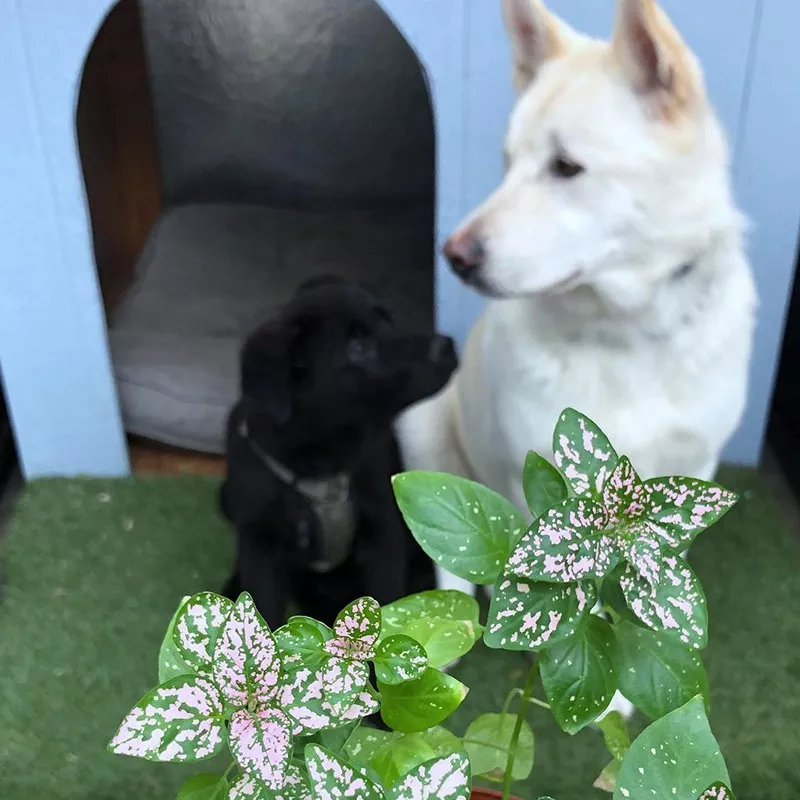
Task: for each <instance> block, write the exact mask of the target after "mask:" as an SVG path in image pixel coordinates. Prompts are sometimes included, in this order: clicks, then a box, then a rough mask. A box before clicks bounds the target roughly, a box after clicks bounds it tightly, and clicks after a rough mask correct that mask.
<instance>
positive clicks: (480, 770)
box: [464, 714, 534, 782]
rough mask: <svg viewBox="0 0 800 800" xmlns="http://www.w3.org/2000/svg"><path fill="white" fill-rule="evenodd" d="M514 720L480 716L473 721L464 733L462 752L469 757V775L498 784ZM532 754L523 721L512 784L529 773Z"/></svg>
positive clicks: (505, 716) (528, 729)
mask: <svg viewBox="0 0 800 800" xmlns="http://www.w3.org/2000/svg"><path fill="white" fill-rule="evenodd" d="M516 721H517V718H516V716H515V715H514V714H484V715H483V716H480V717H478V718H477V719H476V720H473V722H472V723H471V724H470V726H469V727H468V728H467V732H466V733H465V734H464V749H465V750H466V751H467V753H468V754H469V761H470V764H471V766H472V774H473V775H480V776H482V777H485V778H487V779H488V780H491V781H498V782H502V780H503V777H504V775H505V771H506V764H507V762H508V754H509V753H510V751H511V739H512V738H513V734H514V726H515V725H516ZM533 751H534V745H533V731H532V730H531V726H530V725H529V724H528V723H527V721H526V720H523V721H522V728H521V729H520V737H519V741H518V743H517V748H516V756H515V761H514V769H513V770H512V773H511V776H512V778H513V779H514V780H515V781H524V780H525V779H526V778H528V776H529V775H530V774H531V771H532V770H533Z"/></svg>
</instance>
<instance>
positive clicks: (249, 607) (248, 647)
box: [212, 592, 281, 708]
mask: <svg viewBox="0 0 800 800" xmlns="http://www.w3.org/2000/svg"><path fill="white" fill-rule="evenodd" d="M212 670H213V672H212V674H213V676H214V680H215V682H216V684H217V686H219V688H220V690H221V691H222V694H223V696H224V697H225V700H226V701H227V702H228V703H229V704H230V705H231V706H232V707H233V708H241V707H242V706H246V705H247V704H248V703H249V702H250V701H251V700H252V701H254V702H256V703H257V704H258V705H259V706H268V705H271V704H272V700H273V698H274V697H275V695H276V694H277V692H278V681H279V679H280V674H281V659H280V656H279V655H278V648H277V645H276V644H275V639H274V638H273V636H272V632H271V631H270V629H269V626H268V625H267V623H266V622H265V621H264V619H263V617H262V616H261V614H259V613H258V609H257V608H256V606H255V603H253V598H252V597H251V596H250V595H249V594H247V593H246V592H244V593H243V594H242V595H241V596H240V597H239V599H238V600H237V601H236V605H235V606H234V607H233V611H231V612H230V615H229V616H228V617H227V619H226V621H225V624H224V627H223V628H222V631H221V632H220V634H219V638H218V639H217V643H216V647H215V650H214V662H213V665H212Z"/></svg>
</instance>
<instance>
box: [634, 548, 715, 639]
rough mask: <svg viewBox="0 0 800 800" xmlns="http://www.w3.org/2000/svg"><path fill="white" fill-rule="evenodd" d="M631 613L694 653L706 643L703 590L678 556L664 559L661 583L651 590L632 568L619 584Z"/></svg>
mask: <svg viewBox="0 0 800 800" xmlns="http://www.w3.org/2000/svg"><path fill="white" fill-rule="evenodd" d="M620 586H621V587H622V591H623V592H624V594H625V600H626V601H627V603H628V605H629V606H630V609H631V611H633V613H634V614H636V616H637V617H638V618H639V619H640V620H641V621H642V622H644V624H645V625H647V626H648V627H649V628H651V629H652V630H654V631H663V632H664V633H665V634H667V635H669V636H672V637H674V638H676V640H677V641H680V642H682V643H683V644H684V645H686V646H688V647H691V648H693V649H695V650H700V649H702V648H703V647H705V646H706V644H707V643H708V610H707V608H706V597H705V594H703V587H702V586H701V585H700V581H699V580H698V579H697V576H696V575H695V574H694V572H693V571H692V568H691V567H690V566H689V565H688V564H687V563H686V562H685V561H684V560H683V559H681V558H678V556H665V557H664V560H663V563H662V569H661V581H660V582H659V584H658V585H657V586H656V587H653V586H651V585H650V584H649V583H648V581H647V580H645V579H644V578H642V577H641V576H640V575H639V574H638V573H637V572H636V570H635V569H634V568H633V567H630V566H629V567H628V568H627V569H626V570H625V572H624V574H623V576H622V579H621V580H620Z"/></svg>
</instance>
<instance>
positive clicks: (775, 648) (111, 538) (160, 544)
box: [0, 471, 800, 800]
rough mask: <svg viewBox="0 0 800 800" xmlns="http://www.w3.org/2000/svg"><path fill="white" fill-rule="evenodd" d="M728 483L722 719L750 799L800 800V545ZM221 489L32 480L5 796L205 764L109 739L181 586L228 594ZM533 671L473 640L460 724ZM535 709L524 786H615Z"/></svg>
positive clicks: (15, 570)
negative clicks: (218, 503)
mask: <svg viewBox="0 0 800 800" xmlns="http://www.w3.org/2000/svg"><path fill="white" fill-rule="evenodd" d="M723 481H724V482H725V483H726V485H728V486H730V487H731V488H733V489H736V490H738V491H741V492H743V493H744V499H743V501H742V503H741V505H740V506H739V508H738V509H736V510H735V511H734V512H733V513H732V514H731V515H730V516H729V517H728V519H727V520H725V521H724V522H723V523H722V524H721V525H719V526H718V527H717V528H715V529H713V530H712V531H709V532H708V533H706V534H704V536H703V537H701V538H700V540H699V541H698V543H697V545H696V546H695V547H694V548H693V551H692V561H693V563H694V565H695V567H696V569H697V572H698V573H699V575H700V577H701V579H702V580H703V583H704V585H705V587H706V590H707V594H708V599H709V608H710V615H711V621H712V625H711V633H712V640H711V644H710V646H709V648H708V650H707V653H706V663H707V665H708V669H709V673H710V679H711V686H712V703H713V707H712V725H713V727H714V730H715V732H716V734H717V736H718V738H719V740H720V743H721V745H722V748H723V752H724V753H725V755H726V757H727V760H728V765H729V768H730V771H731V774H732V777H733V780H734V786H735V788H736V789H737V792H738V794H739V797H740V800H742V798H743V800H757V799H758V798H764V800H797V798H800V545H799V544H798V541H799V540H798V539H797V538H796V532H793V531H790V530H789V529H788V525H787V522H786V520H785V519H783V518H782V514H781V510H780V508H779V507H778V506H777V505H776V503H775V502H774V500H773V499H772V498H771V496H770V493H769V491H768V490H767V489H766V487H765V486H764V485H763V484H762V483H761V481H760V479H758V478H757V477H756V476H755V475H753V474H752V473H749V472H740V471H727V472H726V473H725V475H724V476H723ZM214 489H215V484H214V483H213V482H212V481H208V480H204V479H197V478H158V479H149V480H143V479H137V480H130V481H88V480H87V481H78V482H75V481H46V482H41V483H35V484H33V485H32V486H30V487H29V489H28V490H27V492H26V494H25V496H24V498H23V500H22V501H21V504H20V506H19V509H18V511H17V514H16V516H15V519H14V520H13V523H12V525H11V530H10V531H9V534H8V538H7V541H6V542H5V545H4V548H3V555H4V561H5V567H6V587H5V590H4V596H3V599H2V602H0V798H2V800H53V799H55V798H57V799H58V800H162V798H163V800H172V798H173V797H174V794H175V790H176V788H177V786H178V785H179V784H180V782H181V780H182V779H183V778H185V777H186V776H187V774H189V773H190V772H191V771H192V770H191V768H186V767H177V766H174V765H162V764H150V763H145V762H140V761H135V760H131V759H126V758H120V757H114V756H111V755H108V754H107V753H106V752H105V749H104V748H105V744H106V742H107V740H108V739H109V737H110V736H111V735H112V734H113V733H114V731H115V729H116V726H117V724H118V723H119V721H120V719H121V718H122V716H123V715H124V714H125V713H126V712H127V711H128V710H129V708H130V707H131V706H132V705H133V704H134V703H135V702H136V701H137V700H138V699H139V697H140V696H141V695H142V694H143V693H144V692H145V691H146V690H147V689H149V688H150V687H151V686H152V685H154V684H155V682H156V655H157V651H158V646H159V643H160V640H161V636H162V634H163V630H164V628H165V626H166V624H167V622H168V621H169V618H170V615H171V613H172V611H173V610H174V608H175V606H176V605H177V602H178V601H179V599H180V597H181V596H183V595H185V594H190V593H192V592H194V591H197V590H201V589H215V590H218V589H219V588H220V587H221V585H222V582H223V580H224V578H225V577H226V575H227V572H228V570H229V568H230V564H231V557H232V552H233V539H232V535H231V533H230V532H229V531H228V530H227V529H226V527H225V526H224V525H223V524H222V523H221V522H220V521H219V520H218V518H217V516H216V510H215V498H214ZM526 669H527V662H526V660H525V658H524V657H523V656H519V655H514V654H507V653H490V652H489V651H487V650H485V649H484V648H482V647H479V648H477V649H476V651H474V652H473V653H472V654H471V655H470V656H469V657H468V658H467V659H466V660H465V661H464V662H463V663H462V664H461V665H460V667H459V668H458V670H457V672H456V674H457V676H458V677H459V678H460V679H461V680H463V681H464V682H465V683H466V684H467V685H468V686H470V687H471V693H470V695H469V697H468V698H467V701H466V702H465V704H464V705H463V706H462V708H461V709H460V710H459V711H458V712H457V714H456V716H455V717H454V718H453V720H452V727H453V729H454V730H455V731H456V732H458V733H462V732H463V730H464V728H465V727H466V725H467V723H468V721H469V719H470V718H471V717H472V715H474V714H477V713H481V712H483V711H492V710H498V709H499V707H500V705H501V704H502V702H503V699H504V698H505V695H506V693H507V692H508V690H509V689H510V688H511V687H513V686H514V685H520V684H521V683H522V682H523V680H524V675H525V671H526ZM532 721H533V725H534V728H535V730H536V733H537V753H536V767H535V772H534V776H533V777H532V778H531V779H530V780H529V781H528V782H526V783H525V784H521V785H519V786H518V787H517V794H519V795H520V796H521V797H523V798H525V800H528V798H531V799H532V798H536V797H538V796H539V795H541V794H551V795H552V796H554V797H556V798H558V800H591V798H602V797H605V796H607V795H603V794H602V793H600V792H598V791H596V790H593V789H591V788H590V787H591V783H592V781H593V779H594V778H595V777H596V775H597V773H599V771H600V770H601V769H602V767H603V766H604V765H605V763H606V761H607V757H606V756H605V754H604V750H603V747H602V743H601V742H600V740H599V737H598V736H597V735H596V734H595V733H594V732H592V731H585V732H583V733H581V734H579V735H578V736H575V737H569V736H566V735H565V734H561V733H560V732H559V731H558V730H557V729H556V728H555V726H554V725H553V724H552V723H551V722H550V721H549V720H548V714H547V712H546V711H543V710H541V709H534V711H533V713H532ZM203 768H204V769H206V768H208V765H204V767H203ZM634 800H635V799H634Z"/></svg>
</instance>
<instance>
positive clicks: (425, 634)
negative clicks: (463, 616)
mask: <svg viewBox="0 0 800 800" xmlns="http://www.w3.org/2000/svg"><path fill="white" fill-rule="evenodd" d="M480 630H481V629H480V628H479V627H475V625H473V624H472V623H471V622H469V621H467V620H450V619H419V620H417V621H416V622H412V623H409V624H408V625H407V626H406V633H407V635H408V636H410V637H411V638H412V639H414V640H415V641H417V642H419V643H420V644H421V645H422V647H423V648H425V652H426V653H427V656H428V666H431V667H436V668H438V667H446V666H447V665H448V664H452V663H453V661H455V660H456V659H457V658H461V656H463V655H466V654H467V653H469V651H470V650H472V648H473V647H474V646H475V642H477V641H478V639H479V638H480Z"/></svg>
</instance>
